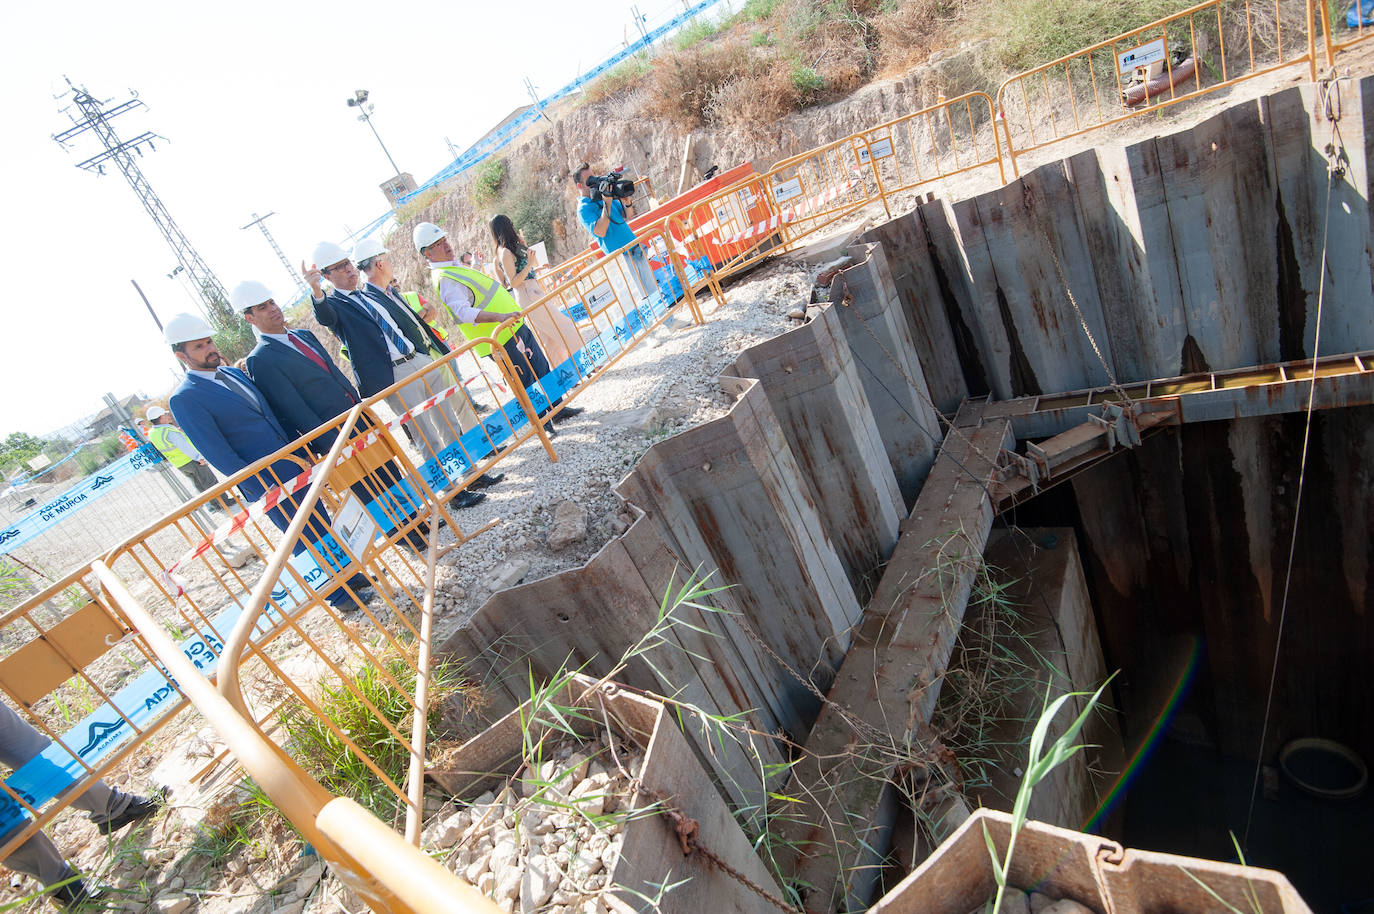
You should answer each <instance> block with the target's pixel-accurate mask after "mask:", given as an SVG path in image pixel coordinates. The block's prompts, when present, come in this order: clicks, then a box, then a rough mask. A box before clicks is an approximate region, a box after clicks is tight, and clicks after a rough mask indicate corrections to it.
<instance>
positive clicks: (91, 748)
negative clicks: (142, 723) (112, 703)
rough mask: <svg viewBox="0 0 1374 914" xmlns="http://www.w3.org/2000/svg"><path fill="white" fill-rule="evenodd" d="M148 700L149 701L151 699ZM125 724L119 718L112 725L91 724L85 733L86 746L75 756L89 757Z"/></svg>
mask: <svg viewBox="0 0 1374 914" xmlns="http://www.w3.org/2000/svg"><path fill="white" fill-rule="evenodd" d="M149 700H150V701H151V699H149ZM125 723H126V721H125V720H124V719H123V718H120V719H119V720H117V721H114V722H113V723H106V722H104V721H99V720H98V721H96V722H95V723H93V724H91V726H90V727H89V729H87V731H86V745H84V746H82V747H81V748H80V749H78V750H77V751H76V754H77V755H90V754H91V753H92V752H95V751H96V750H98V749H100V748H101V747H102V746H104V745H106V744H107V743H109V742H110V741H111V740H113V739H114V735H115V734H116V733H118V732H119V730H120V728H122V727H123V726H124V724H125Z"/></svg>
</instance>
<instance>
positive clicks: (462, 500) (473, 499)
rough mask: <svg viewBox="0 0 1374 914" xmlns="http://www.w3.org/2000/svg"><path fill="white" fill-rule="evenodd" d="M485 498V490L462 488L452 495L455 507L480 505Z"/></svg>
mask: <svg viewBox="0 0 1374 914" xmlns="http://www.w3.org/2000/svg"><path fill="white" fill-rule="evenodd" d="M486 500H487V493H486V492H472V491H469V490H467V489H464V490H463V491H461V492H459V493H458V494H457V495H455V496H454V497H453V506H454V507H455V508H471V507H472V506H473V505H480V504H481V503H482V502H484V501H486Z"/></svg>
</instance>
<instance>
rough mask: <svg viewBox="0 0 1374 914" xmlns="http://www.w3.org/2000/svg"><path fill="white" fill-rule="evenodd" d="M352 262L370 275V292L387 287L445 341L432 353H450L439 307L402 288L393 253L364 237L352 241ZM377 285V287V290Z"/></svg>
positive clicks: (437, 354) (444, 354)
mask: <svg viewBox="0 0 1374 914" xmlns="http://www.w3.org/2000/svg"><path fill="white" fill-rule="evenodd" d="M353 262H354V263H355V264H357V266H358V269H359V270H360V271H362V274H363V275H364V276H366V277H367V283H366V285H365V286H364V290H365V291H367V292H368V293H369V294H373V293H374V291H384V292H385V293H386V294H387V295H388V296H390V298H391V299H392V300H393V301H401V302H404V303H405V304H406V306H407V307H409V308H410V310H411V312H413V313H414V314H416V315H417V316H418V317H419V318H420V320H422V321H424V322H425V324H426V326H428V327H429V329H430V330H433V331H434V335H435V336H437V337H438V338H439V342H440V343H442V344H443V348H442V349H440V348H438V347H435V346H431V347H430V351H429V354H430V355H431V356H433V357H434V358H436V359H441V358H443V357H444V356H446V355H448V352H449V345H448V331H447V330H445V329H444V328H443V325H442V324H440V323H439V320H438V318H439V311H438V309H437V308H435V307H434V305H432V304H430V303H429V302H428V301H426V300H425V298H424V296H423V295H421V294H420V293H419V292H402V291H401V285H400V283H399V282H397V281H396V271H395V269H394V268H393V266H392V263H391V253H390V252H389V251H388V250H387V249H386V245H384V244H382V243H381V242H380V241H378V240H377V239H375V238H364V239H363V240H362V241H359V242H358V243H357V244H355V245H353ZM374 287H375V290H374Z"/></svg>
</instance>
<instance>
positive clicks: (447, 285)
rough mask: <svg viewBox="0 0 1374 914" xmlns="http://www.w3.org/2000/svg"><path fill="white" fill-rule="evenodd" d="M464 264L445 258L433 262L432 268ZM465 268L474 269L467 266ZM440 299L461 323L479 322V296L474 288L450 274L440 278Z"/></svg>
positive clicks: (438, 268)
mask: <svg viewBox="0 0 1374 914" xmlns="http://www.w3.org/2000/svg"><path fill="white" fill-rule="evenodd" d="M462 266H463V264H461V263H459V262H458V261H456V260H444V261H440V262H438V263H431V264H430V265H429V268H430V269H431V270H442V269H444V268H445V267H462ZM465 269H469V270H471V269H473V268H472V267H465ZM439 300H440V301H442V302H443V303H444V305H445V306H446V307H447V308H448V310H449V313H450V314H452V315H453V319H454V320H456V321H457V322H458V323H460V324H475V323H477V315H479V314H481V313H482V312H481V310H479V309H478V308H477V307H475V306H476V304H477V298H476V296H474V295H473V294H472V290H471V289H469V288H468V287H467V286H465V285H463V284H462V283H461V282H458V281H457V280H454V279H450V278H449V277H448V276H441V277H440V278H439Z"/></svg>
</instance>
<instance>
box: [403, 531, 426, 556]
mask: <svg viewBox="0 0 1374 914" xmlns="http://www.w3.org/2000/svg"><path fill="white" fill-rule="evenodd" d="M426 532H428V531H426ZM405 543H406V545H407V546H409V547H410V548H411V549H414V550H415V551H416V552H424V551H425V550H427V549H429V540H427V539H425V537H424V534H422V533H420V531H418V530H412V531H410V532H409V533H407V534H406V538H405Z"/></svg>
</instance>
